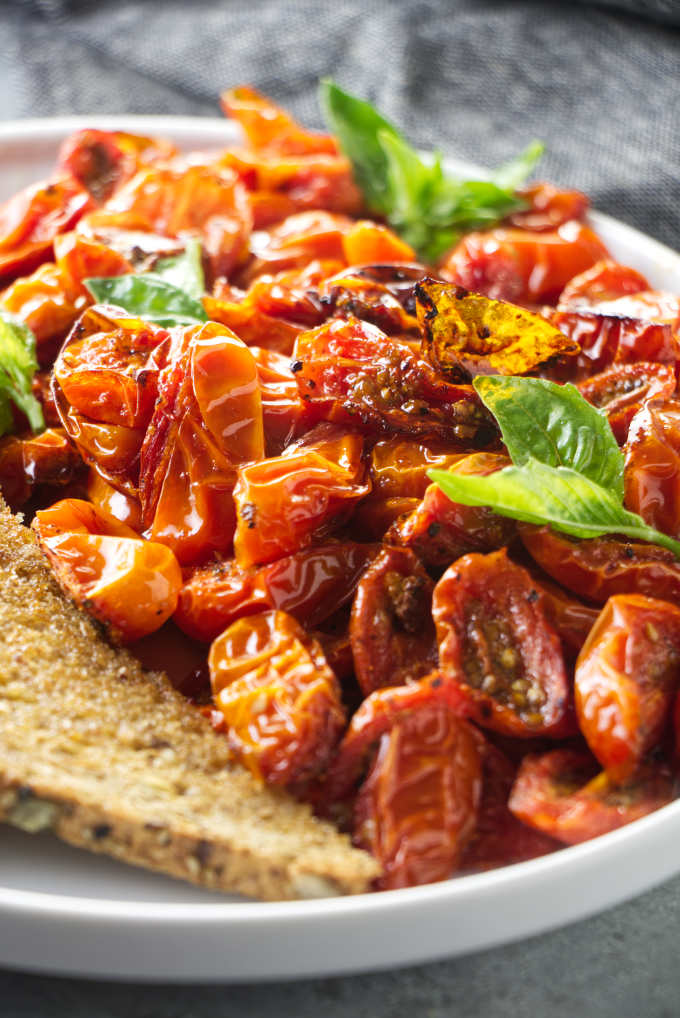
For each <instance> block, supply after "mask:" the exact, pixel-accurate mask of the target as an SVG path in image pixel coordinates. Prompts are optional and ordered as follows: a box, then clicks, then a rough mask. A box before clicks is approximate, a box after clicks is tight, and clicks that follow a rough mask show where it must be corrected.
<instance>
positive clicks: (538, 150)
mask: <svg viewBox="0 0 680 1018" xmlns="http://www.w3.org/2000/svg"><path fill="white" fill-rule="evenodd" d="M544 152H545V145H544V144H543V142H542V141H536V140H534V141H532V142H530V143H529V144H528V145H527V147H526V148H525V149H524V151H523V152H520V154H519V155H518V156H515V158H514V159H511V160H510V161H509V162H507V163H505V164H504V165H503V166H499V167H498V169H497V170H496V172H495V173H494V174H493V176H492V178H491V179H492V181H493V182H494V183H495V184H496V185H497V186H498V187H499V188H501V189H502V190H504V191H514V190H516V188H518V187H521V185H522V184H523V183H524V181H525V180H526V179H527V177H528V176H529V174H530V173H531V172H532V171H533V170H534V168H535V166H536V163H537V162H538V161H539V159H540V158H541V156H542V155H543V153H544Z"/></svg>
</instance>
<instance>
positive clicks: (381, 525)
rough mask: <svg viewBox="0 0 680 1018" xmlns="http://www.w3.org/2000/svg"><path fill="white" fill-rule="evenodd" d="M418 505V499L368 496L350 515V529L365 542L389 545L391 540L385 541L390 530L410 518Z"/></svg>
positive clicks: (396, 496)
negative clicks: (380, 542)
mask: <svg viewBox="0 0 680 1018" xmlns="http://www.w3.org/2000/svg"><path fill="white" fill-rule="evenodd" d="M419 505H420V499H419V498H408V497H407V496H402V497H399V496H398V495H395V496H394V497H393V498H380V496H377V497H376V498H373V497H372V496H369V497H368V498H365V499H364V500H363V502H360V503H359V505H358V506H357V508H356V509H355V511H354V513H353V514H352V528H353V529H354V528H356V530H355V532H356V533H357V534H361V535H362V537H363V538H364V540H366V541H381V540H383V539H384V540H385V543H387V544H391V543H392V542H391V540H390V541H388V540H387V533H388V531H389V530H390V528H391V527H393V526H394V525H395V523H400V522H401V521H402V520H403V519H405V518H406V517H407V516H410V515H411V513H412V512H415V510H416V509H417V508H418V506H419Z"/></svg>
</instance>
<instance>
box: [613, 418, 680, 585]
mask: <svg viewBox="0 0 680 1018" xmlns="http://www.w3.org/2000/svg"><path fill="white" fill-rule="evenodd" d="M625 453H626V460H625V469H624V488H625V503H626V507H627V508H628V509H630V510H632V512H635V513H638V514H639V515H640V516H642V518H643V520H644V521H645V523H648V524H649V525H650V526H652V527H656V529H657V530H662V531H664V533H666V534H672V535H673V536H675V537H677V536H680V400H678V399H654V400H650V401H649V402H648V403H647V404H646V405H645V406H643V407H642V409H641V410H639V411H638V413H637V414H636V415H635V417H634V418H633V420H632V421H631V425H630V428H629V431H628V441H627V442H626V449H625ZM645 593H646V591H645ZM660 596H665V595H660Z"/></svg>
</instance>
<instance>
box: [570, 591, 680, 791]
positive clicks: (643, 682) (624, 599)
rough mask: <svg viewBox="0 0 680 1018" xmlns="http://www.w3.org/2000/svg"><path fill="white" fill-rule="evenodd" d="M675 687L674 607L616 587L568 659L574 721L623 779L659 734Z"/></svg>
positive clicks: (679, 648) (679, 655)
mask: <svg viewBox="0 0 680 1018" xmlns="http://www.w3.org/2000/svg"><path fill="white" fill-rule="evenodd" d="M679 686H680V608H678V607H676V606H675V605H673V604H669V603H668V602H666V601H659V600H655V599H654V598H651V597H642V596H641V595H639V594H638V595H635V594H621V595H619V596H617V597H612V598H610V599H609V601H607V604H606V605H605V607H604V609H603V610H602V612H601V614H600V616H599V617H598V620H597V622H596V623H595V625H594V626H593V628H592V630H591V632H590V635H589V637H588V639H587V640H586V642H585V644H584V645H583V648H582V650H581V653H580V654H579V657H578V660H577V662H576V672H575V679H574V695H575V704H576V714H577V717H578V721H579V726H580V728H581V731H582V732H583V734H584V736H585V738H586V741H587V742H588V745H589V747H590V749H591V751H592V753H593V754H594V755H595V756H596V757H597V759H598V760H599V762H600V763H601V764H602V766H603V767H604V769H605V770H606V772H607V774H608V776H609V777H610V778H611V779H612V781H615V782H619V783H620V782H623V781H626V780H627V779H628V778H630V777H631V775H633V774H634V773H635V772H636V770H637V769H638V768H639V766H640V764H641V763H642V761H643V759H644V757H645V754H646V753H648V752H649V750H650V749H652V748H653V747H654V746H655V745H656V744H657V743H658V742H659V740H660V739H661V736H662V735H663V732H664V729H665V727H666V725H667V722H668V720H669V717H670V712H671V704H672V702H673V698H674V696H675V693H676V691H677V689H678V687H679Z"/></svg>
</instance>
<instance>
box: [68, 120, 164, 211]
mask: <svg viewBox="0 0 680 1018" xmlns="http://www.w3.org/2000/svg"><path fill="white" fill-rule="evenodd" d="M176 154H177V150H176V149H175V147H174V145H171V144H170V142H168V141H164V140H163V139H161V138H146V137H144V136H142V135H137V134H125V133H124V132H123V131H98V130H96V129H93V128H89V127H86V128H84V129H83V130H81V131H76V132H75V134H72V135H71V136H70V137H69V138H67V139H66V141H65V142H64V143H63V145H62V146H61V148H60V150H59V166H60V168H61V169H62V170H64V171H65V172H66V173H69V174H70V175H71V176H72V177H73V178H74V179H75V180H77V181H78V183H79V184H80V185H81V186H82V187H84V188H85V190H86V191H88V192H89V193H90V194H91V196H92V197H93V198H94V200H95V201H96V202H97V204H98V205H101V204H102V203H103V202H105V201H106V200H107V199H108V198H110V197H111V195H112V194H113V193H114V192H115V191H116V190H117V189H118V188H119V187H120V185H121V184H123V183H125V181H126V180H129V179H130V177H132V176H134V174H135V173H136V171H137V170H138V169H139V167H140V166H143V165H145V164H149V163H153V162H155V161H157V160H163V159H169V158H171V157H172V156H174V155H176Z"/></svg>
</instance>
